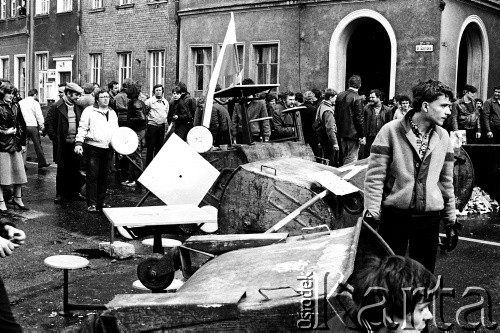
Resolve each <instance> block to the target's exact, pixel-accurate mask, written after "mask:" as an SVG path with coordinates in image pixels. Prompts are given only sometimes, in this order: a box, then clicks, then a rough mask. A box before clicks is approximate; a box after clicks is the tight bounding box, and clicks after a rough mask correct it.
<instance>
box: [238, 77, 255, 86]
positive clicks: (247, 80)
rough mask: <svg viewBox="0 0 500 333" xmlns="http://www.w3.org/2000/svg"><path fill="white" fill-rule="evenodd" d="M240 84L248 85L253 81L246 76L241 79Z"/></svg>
mask: <svg viewBox="0 0 500 333" xmlns="http://www.w3.org/2000/svg"><path fill="white" fill-rule="evenodd" d="M241 84H242V85H245V86H248V85H251V84H255V82H253V80H252V79H249V78H246V79H243V81H241Z"/></svg>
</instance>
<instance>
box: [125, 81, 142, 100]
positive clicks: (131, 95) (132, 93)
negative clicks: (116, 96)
mask: <svg viewBox="0 0 500 333" xmlns="http://www.w3.org/2000/svg"><path fill="white" fill-rule="evenodd" d="M140 94H141V89H140V88H139V87H138V86H137V84H135V83H129V84H127V98H128V99H131V100H132V99H137V98H139V95H140Z"/></svg>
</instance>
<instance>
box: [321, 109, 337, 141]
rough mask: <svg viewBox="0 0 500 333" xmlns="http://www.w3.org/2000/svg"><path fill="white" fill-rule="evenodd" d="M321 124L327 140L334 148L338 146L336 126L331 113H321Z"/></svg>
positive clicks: (327, 111)
mask: <svg viewBox="0 0 500 333" xmlns="http://www.w3.org/2000/svg"><path fill="white" fill-rule="evenodd" d="M322 120H323V123H324V124H325V128H326V135H328V139H329V140H330V142H331V143H332V144H333V145H334V146H335V145H338V142H337V124H336V123H335V117H334V116H333V112H332V111H330V110H326V111H325V112H323V119H322Z"/></svg>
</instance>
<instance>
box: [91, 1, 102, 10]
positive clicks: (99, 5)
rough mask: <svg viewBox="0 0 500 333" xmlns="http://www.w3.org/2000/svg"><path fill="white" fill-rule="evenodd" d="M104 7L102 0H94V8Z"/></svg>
mask: <svg viewBox="0 0 500 333" xmlns="http://www.w3.org/2000/svg"><path fill="white" fill-rule="evenodd" d="M97 8H102V0H92V9H97Z"/></svg>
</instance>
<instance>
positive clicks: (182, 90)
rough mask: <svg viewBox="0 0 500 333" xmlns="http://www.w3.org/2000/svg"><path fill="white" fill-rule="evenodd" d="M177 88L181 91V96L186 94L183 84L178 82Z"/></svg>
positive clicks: (185, 87) (186, 90)
mask: <svg viewBox="0 0 500 333" xmlns="http://www.w3.org/2000/svg"><path fill="white" fill-rule="evenodd" d="M177 86H178V87H179V88H180V89H181V94H187V92H188V89H187V86H186V84H185V83H184V82H181V81H179V83H177Z"/></svg>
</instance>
